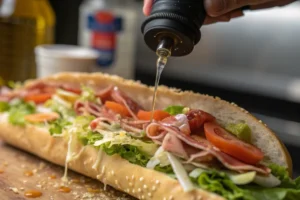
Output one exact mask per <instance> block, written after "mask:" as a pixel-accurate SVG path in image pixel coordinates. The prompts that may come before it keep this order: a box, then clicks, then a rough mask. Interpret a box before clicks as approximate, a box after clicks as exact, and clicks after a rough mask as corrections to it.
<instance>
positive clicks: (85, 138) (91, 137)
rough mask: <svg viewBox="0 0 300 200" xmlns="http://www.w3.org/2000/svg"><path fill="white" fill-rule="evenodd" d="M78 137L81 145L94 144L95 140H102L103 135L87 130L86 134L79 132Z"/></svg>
mask: <svg viewBox="0 0 300 200" xmlns="http://www.w3.org/2000/svg"><path fill="white" fill-rule="evenodd" d="M78 139H79V140H80V141H81V142H82V144H83V145H94V144H95V142H96V141H98V140H102V139H103V136H102V135H101V134H99V133H96V132H93V131H87V133H86V134H79V135H78Z"/></svg>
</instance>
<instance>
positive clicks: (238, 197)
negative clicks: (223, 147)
mask: <svg viewBox="0 0 300 200" xmlns="http://www.w3.org/2000/svg"><path fill="white" fill-rule="evenodd" d="M192 180H194V182H195V183H196V184H197V185H198V186H199V187H200V188H202V189H204V190H207V191H210V192H213V193H216V194H219V195H221V196H223V197H224V198H226V199H229V200H255V199H254V198H253V197H252V196H251V195H250V193H249V192H248V191H246V190H243V189H242V188H239V187H238V186H236V185H235V184H234V183H233V182H232V181H231V180H230V179H229V178H228V177H227V175H226V174H225V173H220V172H217V171H206V172H203V173H201V174H200V175H199V177H198V178H196V179H195V178H192Z"/></svg>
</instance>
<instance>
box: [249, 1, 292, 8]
mask: <svg viewBox="0 0 300 200" xmlns="http://www.w3.org/2000/svg"><path fill="white" fill-rule="evenodd" d="M295 1H296V0H276V1H272V2H267V3H264V4H259V5H253V6H250V9H251V10H258V9H265V8H272V7H275V6H285V5H288V4H290V3H293V2H295Z"/></svg>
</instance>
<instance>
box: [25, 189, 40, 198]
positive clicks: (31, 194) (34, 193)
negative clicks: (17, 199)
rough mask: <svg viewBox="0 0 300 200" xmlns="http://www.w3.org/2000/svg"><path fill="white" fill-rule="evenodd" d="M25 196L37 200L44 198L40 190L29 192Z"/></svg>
mask: <svg viewBox="0 0 300 200" xmlns="http://www.w3.org/2000/svg"><path fill="white" fill-rule="evenodd" d="M24 196H25V197H28V198H37V197H40V196H42V193H41V192H40V191H38V190H28V191H26V192H25V193H24Z"/></svg>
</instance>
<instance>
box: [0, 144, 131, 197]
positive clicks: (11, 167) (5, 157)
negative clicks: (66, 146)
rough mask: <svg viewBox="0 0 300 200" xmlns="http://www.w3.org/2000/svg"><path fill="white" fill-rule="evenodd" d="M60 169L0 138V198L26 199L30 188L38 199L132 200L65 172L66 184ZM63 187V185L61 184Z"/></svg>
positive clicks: (79, 176) (111, 189)
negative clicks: (38, 195)
mask: <svg viewBox="0 0 300 200" xmlns="http://www.w3.org/2000/svg"><path fill="white" fill-rule="evenodd" d="M63 173H64V168H63V167H60V166H57V165H54V164H51V163H49V162H46V161H44V160H41V159H39V158H38V157H36V156H33V155H31V154H28V153H26V152H23V151H21V150H18V149H16V148H14V147H12V146H9V145H7V144H5V143H3V142H2V141H1V140H0V199H1V200H28V199H31V198H28V197H25V194H27V195H29V193H30V190H34V191H35V192H37V193H41V196H40V197H36V198H33V199H39V200H46V199H47V200H71V199H78V200H81V199H86V200H133V199H134V198H132V197H130V196H128V195H125V194H124V193H121V192H119V191H117V190H114V189H113V188H111V187H109V186H107V187H106V189H104V188H105V187H104V185H103V184H102V183H100V182H98V181H96V180H92V179H90V178H87V177H84V176H82V175H79V174H77V173H75V172H72V171H69V173H68V180H69V182H68V183H67V184H64V183H63V182H62V181H61V177H62V176H63ZM62 186H64V187H62Z"/></svg>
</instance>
